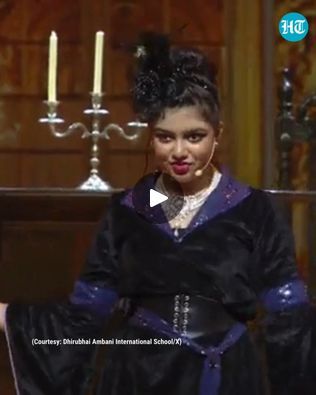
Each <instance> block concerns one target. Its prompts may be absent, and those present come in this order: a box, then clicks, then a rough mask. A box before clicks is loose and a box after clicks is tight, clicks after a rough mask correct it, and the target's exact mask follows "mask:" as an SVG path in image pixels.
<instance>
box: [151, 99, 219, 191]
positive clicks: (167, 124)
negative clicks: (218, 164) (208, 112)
mask: <svg viewBox="0 0 316 395" xmlns="http://www.w3.org/2000/svg"><path fill="white" fill-rule="evenodd" d="M215 141H216V138H215V131H214V129H213V127H212V125H211V124H209V123H208V122H206V121H205V120H204V118H203V117H202V115H201V114H200V111H199V108H198V107H196V106H186V107H178V108H169V109H166V111H165V114H164V117H161V118H160V119H158V121H157V122H156V123H154V124H153V125H152V146H153V150H154V155H155V161H156V165H157V167H158V168H159V169H160V170H161V171H163V172H166V173H168V174H169V175H170V176H171V177H173V178H174V179H175V180H176V181H178V182H179V183H184V184H185V183H191V182H193V183H194V182H195V181H196V179H197V177H196V175H195V174H194V172H195V171H196V170H198V169H202V168H203V166H204V165H205V164H206V163H207V161H208V160H209V158H210V155H212V152H213V149H214V144H215Z"/></svg>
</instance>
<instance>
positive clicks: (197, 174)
mask: <svg viewBox="0 0 316 395" xmlns="http://www.w3.org/2000/svg"><path fill="white" fill-rule="evenodd" d="M217 144H218V142H217V141H215V143H214V144H213V147H212V152H211V155H210V157H209V158H208V161H207V162H206V164H205V165H204V166H203V167H202V169H197V170H195V172H194V175H195V176H196V177H201V175H202V174H203V172H204V170H205V169H206V168H207V167H208V165H209V164H210V161H211V160H212V158H213V155H214V151H215V147H216V146H217Z"/></svg>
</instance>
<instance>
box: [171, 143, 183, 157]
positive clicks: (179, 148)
mask: <svg viewBox="0 0 316 395" xmlns="http://www.w3.org/2000/svg"><path fill="white" fill-rule="evenodd" d="M172 154H173V157H174V158H176V159H179V158H183V157H186V156H187V152H186V148H185V144H183V142H182V141H176V142H175V145H174V148H173V152H172Z"/></svg>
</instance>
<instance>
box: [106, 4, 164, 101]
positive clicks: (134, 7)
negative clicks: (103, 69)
mask: <svg viewBox="0 0 316 395" xmlns="http://www.w3.org/2000/svg"><path fill="white" fill-rule="evenodd" d="M163 11H164V9H163V7H162V5H161V3H160V2H158V1H155V0H150V1H148V0H134V1H129V2H126V1H118V0H110V1H109V20H108V21H109V22H110V26H109V31H110V43H111V45H110V48H109V59H108V60H109V62H110V64H109V80H108V82H107V89H108V92H109V93H110V94H113V95H121V94H127V93H128V92H129V90H130V86H131V81H130V79H129V78H128V75H129V72H130V70H131V68H132V65H133V63H134V58H133V56H132V54H129V53H128V52H127V51H126V50H124V49H122V48H121V49H119V47H121V46H122V44H123V46H124V44H125V46H126V44H128V43H131V42H135V41H136V40H137V38H138V35H139V32H141V31H144V30H155V31H161V29H162V24H163Z"/></svg>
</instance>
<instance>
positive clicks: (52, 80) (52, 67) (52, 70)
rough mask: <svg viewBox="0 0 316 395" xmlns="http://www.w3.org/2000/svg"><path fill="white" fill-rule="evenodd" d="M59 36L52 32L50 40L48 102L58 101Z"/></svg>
mask: <svg viewBox="0 0 316 395" xmlns="http://www.w3.org/2000/svg"><path fill="white" fill-rule="evenodd" d="M57 40H58V39H57V34H56V33H55V32H51V35H50V38H49V58H48V88H47V89H48V101H51V102H55V101H56V81H57Z"/></svg>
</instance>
